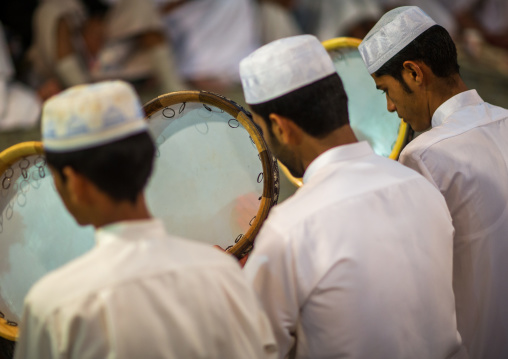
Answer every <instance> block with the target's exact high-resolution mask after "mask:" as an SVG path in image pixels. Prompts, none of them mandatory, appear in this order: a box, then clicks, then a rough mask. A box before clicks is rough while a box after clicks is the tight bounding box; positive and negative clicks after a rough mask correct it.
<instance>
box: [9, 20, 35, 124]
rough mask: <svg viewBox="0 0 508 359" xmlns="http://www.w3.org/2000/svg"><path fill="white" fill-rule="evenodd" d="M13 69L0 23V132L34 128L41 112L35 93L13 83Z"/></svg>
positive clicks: (19, 84) (17, 83)
mask: <svg viewBox="0 0 508 359" xmlns="http://www.w3.org/2000/svg"><path fill="white" fill-rule="evenodd" d="M13 77H14V67H13V65H12V60H11V56H10V53H9V48H8V47H7V44H6V41H5V35H4V30H3V26H2V24H1V23H0V131H10V130H18V129H24V128H30V127H33V126H35V124H36V123H37V121H38V119H39V114H40V111H41V102H40V100H39V98H38V97H37V93H36V92H35V91H33V90H32V89H30V88H29V87H27V86H24V85H22V84H21V83H19V82H13V81H12V80H13Z"/></svg>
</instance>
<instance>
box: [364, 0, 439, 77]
mask: <svg viewBox="0 0 508 359" xmlns="http://www.w3.org/2000/svg"><path fill="white" fill-rule="evenodd" d="M434 25H436V22H435V21H434V20H432V19H431V18H430V16H429V15H427V14H426V13H425V12H424V11H423V10H422V9H420V8H419V7H417V6H402V7H398V8H396V9H393V10H391V11H388V12H387V13H386V14H384V15H383V16H382V17H381V19H380V20H379V21H378V22H377V24H376V25H375V26H374V27H373V28H372V30H370V31H369V33H368V34H367V35H366V36H365V39H364V40H363V41H362V43H361V44H360V46H359V47H358V50H359V51H360V54H361V55H362V58H363V62H365V65H366V66H367V70H368V71H369V74H373V73H374V72H376V71H377V70H379V69H380V68H381V66H383V65H384V64H385V63H386V62H387V61H388V60H390V59H391V58H392V57H393V56H395V55H396V54H397V53H399V52H400V50H402V49H403V48H404V47H406V46H407V45H408V44H409V43H410V42H411V41H413V40H414V39H416V38H417V37H418V36H420V35H421V34H422V33H423V32H424V31H425V30H427V29H429V28H430V27H432V26H434Z"/></svg>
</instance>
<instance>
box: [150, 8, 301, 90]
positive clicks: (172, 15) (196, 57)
mask: <svg viewBox="0 0 508 359" xmlns="http://www.w3.org/2000/svg"><path fill="white" fill-rule="evenodd" d="M154 2H155V3H156V4H157V5H158V7H159V9H160V10H161V12H162V13H163V16H164V27H165V32H166V36H167V38H168V40H169V41H170V43H171V46H173V48H174V52H175V56H176V59H177V63H178V69H179V71H180V75H181V76H182V77H183V78H184V79H186V80H187V81H188V82H189V83H190V84H192V86H193V87H195V88H197V89H200V90H209V91H213V92H217V93H220V94H229V93H230V91H232V90H233V91H234V89H236V90H240V88H239V86H240V77H239V75H238V64H239V63H240V60H241V59H242V58H244V57H245V56H247V55H248V54H250V53H251V52H252V51H254V50H255V49H256V48H258V47H259V46H261V45H262V44H263V43H265V42H269V41H272V40H274V39H277V38H282V37H287V36H291V35H295V34H297V33H299V29H298V28H297V25H296V22H295V21H294V20H292V19H291V17H290V15H289V13H288V11H287V10H286V9H285V8H284V7H282V6H281V5H280V4H278V3H276V2H274V1H260V2H258V1H257V0H200V1H192V0H176V1H175V0H154ZM240 92H241V91H240Z"/></svg>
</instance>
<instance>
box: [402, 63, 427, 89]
mask: <svg viewBox="0 0 508 359" xmlns="http://www.w3.org/2000/svg"><path fill="white" fill-rule="evenodd" d="M402 66H403V67H404V74H403V76H404V78H405V80H406V82H408V80H410V81H411V82H413V83H415V84H417V85H421V84H422V83H423V76H424V72H423V69H422V64H421V63H419V62H415V61H404V63H403V64H402Z"/></svg>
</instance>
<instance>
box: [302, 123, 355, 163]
mask: <svg viewBox="0 0 508 359" xmlns="http://www.w3.org/2000/svg"><path fill="white" fill-rule="evenodd" d="M355 142H358V139H357V138H356V136H355V134H354V132H353V129H352V128H351V126H350V125H344V126H342V127H340V128H338V129H336V130H334V131H332V132H330V133H329V134H327V135H326V136H324V137H321V138H315V137H309V138H308V139H307V140H306V142H305V150H304V151H302V162H303V165H304V168H305V169H307V167H308V166H309V165H310V163H311V162H312V161H314V160H315V159H316V158H317V157H319V156H320V155H321V154H322V153H324V152H326V151H328V150H329V149H332V148H334V147H337V146H343V145H348V144H351V143H355Z"/></svg>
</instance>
